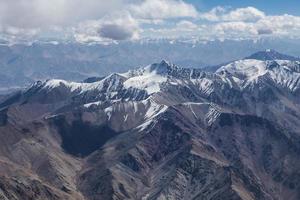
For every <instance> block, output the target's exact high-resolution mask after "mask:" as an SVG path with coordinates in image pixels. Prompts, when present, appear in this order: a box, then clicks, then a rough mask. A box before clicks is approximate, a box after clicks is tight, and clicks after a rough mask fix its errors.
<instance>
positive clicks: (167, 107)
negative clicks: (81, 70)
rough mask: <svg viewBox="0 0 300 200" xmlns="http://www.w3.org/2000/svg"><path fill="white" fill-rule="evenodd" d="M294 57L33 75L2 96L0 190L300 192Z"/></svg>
mask: <svg viewBox="0 0 300 200" xmlns="http://www.w3.org/2000/svg"><path fill="white" fill-rule="evenodd" d="M266 53H269V52H266ZM259 55H260V56H261V54H259ZM299 66H300V62H298V61H295V60H278V59H277V58H276V59H273V60H270V59H255V58H253V57H251V59H250V58H249V59H244V60H240V61H235V62H233V63H230V64H228V65H226V66H222V67H221V68H219V69H218V70H217V71H216V72H215V73H207V72H202V71H201V70H195V69H187V68H180V67H177V66H174V65H172V64H169V63H168V62H166V61H162V62H161V63H159V64H153V65H149V66H147V67H144V68H140V69H136V70H131V71H129V72H127V73H123V74H112V75H110V76H108V77H105V78H99V79H95V80H94V81H93V80H90V81H86V82H84V83H74V82H67V81H63V80H49V81H46V82H37V83H36V84H34V85H32V86H31V87H30V88H28V89H27V90H24V91H22V92H18V93H15V94H12V95H10V96H9V97H7V98H5V99H4V100H3V101H2V103H1V113H0V122H1V123H0V135H1V138H2V139H1V141H0V176H1V177H2V178H1V179H0V197H1V198H2V199H17V200H18V199H51V200H52V199H78V200H83V199H85V200H99V199H105V200H106V199H143V200H146V199H151V200H152V199H153V200H154V199H184V200H192V199H193V200H194V199H199V200H200V199H207V200H218V199H228V200H229V199H230V200H232V199H237V200H240V199H242V200H258V199H262V200H264V199H266V200H269V199H270V200H271V199H272V200H275V199H278V200H279V199H291V200H297V199H299V198H300V193H299V191H300V173H299V170H300V156H299V153H300V131H299V128H298V127H299V125H300V100H299V97H300V90H299V88H300V81H299V79H300V70H299V69H300V67H299Z"/></svg>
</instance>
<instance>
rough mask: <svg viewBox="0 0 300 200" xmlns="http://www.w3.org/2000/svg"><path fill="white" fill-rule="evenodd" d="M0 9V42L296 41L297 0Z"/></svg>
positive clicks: (12, 3)
mask: <svg viewBox="0 0 300 200" xmlns="http://www.w3.org/2000/svg"><path fill="white" fill-rule="evenodd" d="M62 2H63V3H62ZM0 8H1V12H0V41H8V42H9V43H18V42H24V41H25V42H28V41H29V42H32V41H39V40H50V39H51V40H55V41H56V42H57V41H65V40H67V41H75V42H82V43H89V42H99V43H112V42H114V43H118V42H119V41H124V40H126V41H128V40H129V41H136V40H147V39H169V40H172V41H173V40H177V39H184V40H186V41H192V42H195V41H196V42H197V41H211V40H225V39H230V40H245V39H252V40H257V39H260V38H265V37H272V38H279V37H280V38H299V39H300V9H299V8H300V0H289V1H282V0H109V1H108V0H84V1H82V0H64V1H62V0H51V1H49V0H26V1H20V0H9V1H1V0H0ZM78 8H80V9H78Z"/></svg>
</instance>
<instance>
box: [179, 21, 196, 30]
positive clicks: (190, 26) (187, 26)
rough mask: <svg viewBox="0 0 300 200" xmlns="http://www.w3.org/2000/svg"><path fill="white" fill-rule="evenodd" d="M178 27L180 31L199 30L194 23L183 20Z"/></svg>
mask: <svg viewBox="0 0 300 200" xmlns="http://www.w3.org/2000/svg"><path fill="white" fill-rule="evenodd" d="M176 27H177V28H178V29H182V30H195V29H197V28H198V26H197V24H194V23H193V22H191V21H188V20H182V21H180V22H178V23H177V24H176Z"/></svg>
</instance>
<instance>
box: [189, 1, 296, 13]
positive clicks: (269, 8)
mask: <svg viewBox="0 0 300 200" xmlns="http://www.w3.org/2000/svg"><path fill="white" fill-rule="evenodd" d="M186 2H189V3H192V4H194V5H195V6H196V7H197V8H198V9H199V10H206V11H207V10H210V9H212V8H213V7H216V6H231V7H233V8H241V7H247V6H252V7H256V8H258V9H260V10H263V11H264V12H266V13H268V14H274V15H275V14H276V15H277V14H292V15H300V1H299V0H288V1H283V0H186Z"/></svg>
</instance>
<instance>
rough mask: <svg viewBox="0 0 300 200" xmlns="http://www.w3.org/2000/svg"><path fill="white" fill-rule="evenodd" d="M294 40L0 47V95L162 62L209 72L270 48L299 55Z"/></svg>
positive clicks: (297, 44)
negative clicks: (37, 84)
mask: <svg viewBox="0 0 300 200" xmlns="http://www.w3.org/2000/svg"><path fill="white" fill-rule="evenodd" d="M299 47H300V40H288V39H285V40H280V39H279V40H272V39H260V40H258V41H252V40H243V41H232V40H225V41H218V40H216V41H209V42H207V41H206V42H201V41H198V42H192V41H189V42H188V41H182V40H175V41H174V40H163V39H162V40H154V41H143V40H142V41H138V42H120V43H119V44H108V45H101V44H80V43H61V42H45V43H42V42H36V43H33V44H28V45H25V44H14V45H13V44H11V45H8V44H0V55H1V56H0V67H1V72H0V93H9V92H11V91H12V90H17V89H20V88H24V87H25V86H27V87H28V86H29V85H30V84H32V83H34V82H35V81H38V80H43V81H44V80H47V79H64V80H67V81H81V80H83V79H86V78H89V77H92V76H107V75H109V74H111V73H114V72H126V71H128V70H130V69H132V68H134V67H137V66H145V65H147V64H149V63H153V62H158V61H160V60H162V59H167V60H172V62H173V63H175V64H176V65H179V66H184V67H192V68H203V67H207V66H209V67H207V69H209V70H211V69H213V68H216V67H212V66H216V65H219V64H220V63H228V62H229V61H233V60H238V59H240V58H243V57H246V56H248V55H249V54H251V53H253V52H257V51H259V50H261V49H266V48H271V49H277V50H278V51H280V52H286V53H288V54H290V55H295V56H299V55H300V51H299V49H300V48H299Z"/></svg>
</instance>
